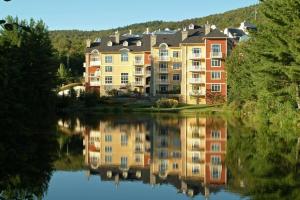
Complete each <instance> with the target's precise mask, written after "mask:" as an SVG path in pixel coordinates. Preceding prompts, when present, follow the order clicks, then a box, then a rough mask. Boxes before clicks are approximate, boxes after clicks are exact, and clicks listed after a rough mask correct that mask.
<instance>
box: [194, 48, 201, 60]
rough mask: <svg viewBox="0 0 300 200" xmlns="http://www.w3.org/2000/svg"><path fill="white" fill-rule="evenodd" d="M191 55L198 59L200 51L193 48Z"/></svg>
mask: <svg viewBox="0 0 300 200" xmlns="http://www.w3.org/2000/svg"><path fill="white" fill-rule="evenodd" d="M192 54H193V57H197V58H198V57H200V56H201V49H200V48H193V49H192Z"/></svg>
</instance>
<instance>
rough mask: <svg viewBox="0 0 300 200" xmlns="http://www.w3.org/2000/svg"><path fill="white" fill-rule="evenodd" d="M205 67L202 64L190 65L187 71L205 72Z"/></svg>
mask: <svg viewBox="0 0 300 200" xmlns="http://www.w3.org/2000/svg"><path fill="white" fill-rule="evenodd" d="M205 70H206V69H205V67H202V66H190V67H189V71H190V72H205Z"/></svg>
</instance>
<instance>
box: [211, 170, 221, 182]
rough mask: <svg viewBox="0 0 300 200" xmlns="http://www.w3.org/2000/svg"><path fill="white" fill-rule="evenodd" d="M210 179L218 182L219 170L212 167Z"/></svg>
mask: <svg viewBox="0 0 300 200" xmlns="http://www.w3.org/2000/svg"><path fill="white" fill-rule="evenodd" d="M210 177H211V179H213V180H218V179H220V178H221V170H220V168H219V167H213V168H212V170H211V174H210Z"/></svg>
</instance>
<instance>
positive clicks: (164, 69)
mask: <svg viewBox="0 0 300 200" xmlns="http://www.w3.org/2000/svg"><path fill="white" fill-rule="evenodd" d="M159 73H168V68H159Z"/></svg>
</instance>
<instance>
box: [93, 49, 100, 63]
mask: <svg viewBox="0 0 300 200" xmlns="http://www.w3.org/2000/svg"><path fill="white" fill-rule="evenodd" d="M99 60H100V56H99V51H98V50H97V49H94V50H93V51H92V52H91V61H99Z"/></svg>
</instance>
